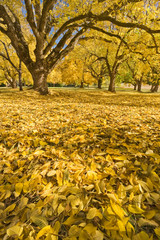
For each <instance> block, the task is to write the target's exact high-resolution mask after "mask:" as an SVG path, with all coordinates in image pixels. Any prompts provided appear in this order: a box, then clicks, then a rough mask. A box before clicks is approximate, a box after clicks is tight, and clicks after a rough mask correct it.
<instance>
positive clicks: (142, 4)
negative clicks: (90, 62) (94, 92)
mask: <svg viewBox="0 0 160 240" xmlns="http://www.w3.org/2000/svg"><path fill="white" fill-rule="evenodd" d="M0 16H1V18H0V31H1V32H2V33H3V34H5V35H7V36H8V38H9V39H10V41H11V44H12V46H13V47H14V48H15V50H16V52H17V55H18V56H19V58H20V59H21V61H22V62H23V63H24V64H25V65H26V67H27V69H28V70H29V72H30V73H31V75H32V77H33V81H34V89H35V90H38V91H39V92H41V94H47V93H48V88H47V76H48V74H49V73H50V72H51V71H52V70H53V69H54V68H55V66H56V65H57V64H58V63H59V62H60V61H61V60H62V59H63V58H64V57H65V56H66V55H67V54H68V53H69V52H70V51H71V50H73V48H74V46H75V44H76V43H77V41H78V40H79V38H80V37H81V36H84V35H85V34H86V33H87V32H89V31H90V29H93V30H94V31H98V32H101V33H105V34H106V35H108V36H111V35H112V34H114V31H116V29H117V28H127V29H140V30H142V31H145V32H146V33H147V34H148V35H150V36H151V45H152V46H153V47H154V48H155V49H156V51H157V52H158V45H157V42H156V35H157V34H159V33H160V29H159V27H158V23H159V20H160V19H159V17H160V16H159V4H158V1H155V0H152V1H145V0H142V1H140V0H128V1H126V0H123V1H118V0H114V1H109V0H108V1H97V0H95V1H88V0H84V1H80V0H78V1H77V0H76V1H73V0H72V1H71V0H66V1H58V0H48V1H45V0H43V1H40V0H34V1H31V0H24V1H22V2H21V1H12V2H10V3H8V1H5V0H1V1H0ZM24 30H25V31H24ZM119 37H120V36H119ZM30 38H32V40H33V44H32V48H30V41H29V39H30Z"/></svg>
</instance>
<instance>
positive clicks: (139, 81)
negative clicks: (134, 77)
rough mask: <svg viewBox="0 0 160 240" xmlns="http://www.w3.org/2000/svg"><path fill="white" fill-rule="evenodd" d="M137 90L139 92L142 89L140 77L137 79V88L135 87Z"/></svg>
mask: <svg viewBox="0 0 160 240" xmlns="http://www.w3.org/2000/svg"><path fill="white" fill-rule="evenodd" d="M137 91H138V92H141V91H142V77H141V79H140V80H138V89H137Z"/></svg>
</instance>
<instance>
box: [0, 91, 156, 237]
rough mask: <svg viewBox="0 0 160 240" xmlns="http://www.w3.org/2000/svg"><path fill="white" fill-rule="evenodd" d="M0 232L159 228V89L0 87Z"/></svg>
mask: <svg viewBox="0 0 160 240" xmlns="http://www.w3.org/2000/svg"><path fill="white" fill-rule="evenodd" d="M0 114H1V123H0V124H1V125H0V173H1V174H0V239H4V240H6V239H25V240H32V239H33V240H34V239H37V240H38V239H46V240H47V239H48V240H50V239H51V240H56V239H64V240H76V239H79V240H90V239H93V240H102V239H106V240H107V239H111V240H112V239H113V240H114V239H115V240H129V239H133V240H149V239H150V240H152V239H159V238H160V95H159V94H136V93H132V94H129V93H117V94H109V93H107V92H105V91H95V90H90V91H89V90H88V91H87V90H83V91H82V90H57V91H53V92H52V95H50V96H39V95H38V93H35V92H32V90H30V91H24V92H23V93H21V92H18V91H1V92H0Z"/></svg>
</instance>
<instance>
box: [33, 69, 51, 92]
mask: <svg viewBox="0 0 160 240" xmlns="http://www.w3.org/2000/svg"><path fill="white" fill-rule="evenodd" d="M47 76H48V74H47V73H46V72H45V71H32V77H33V82H34V83H33V89H34V90H36V91H38V92H39V93H40V94H41V95H46V94H48V93H49V91H48V85H47Z"/></svg>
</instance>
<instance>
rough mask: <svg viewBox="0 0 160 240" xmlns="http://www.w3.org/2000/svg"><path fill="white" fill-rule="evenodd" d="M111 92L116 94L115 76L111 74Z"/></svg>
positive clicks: (109, 89) (109, 88)
mask: <svg viewBox="0 0 160 240" xmlns="http://www.w3.org/2000/svg"><path fill="white" fill-rule="evenodd" d="M108 91H109V92H116V90H115V74H113V73H112V74H110V83H109V87H108Z"/></svg>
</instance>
